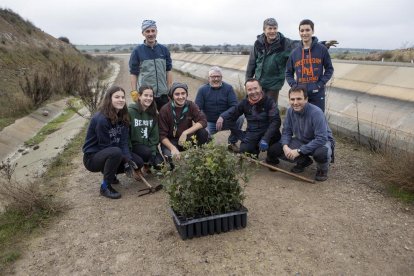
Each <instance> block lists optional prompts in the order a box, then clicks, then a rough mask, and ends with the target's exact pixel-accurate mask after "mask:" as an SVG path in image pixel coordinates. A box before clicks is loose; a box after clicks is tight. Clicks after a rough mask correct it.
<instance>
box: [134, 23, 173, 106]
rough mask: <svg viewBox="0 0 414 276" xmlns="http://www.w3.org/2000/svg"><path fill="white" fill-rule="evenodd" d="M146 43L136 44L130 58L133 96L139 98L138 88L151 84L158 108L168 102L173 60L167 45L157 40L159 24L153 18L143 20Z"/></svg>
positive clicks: (135, 98) (143, 33)
mask: <svg viewBox="0 0 414 276" xmlns="http://www.w3.org/2000/svg"><path fill="white" fill-rule="evenodd" d="M141 29H142V35H143V36H144V37H145V40H144V43H143V44H140V45H138V46H136V47H135V48H134V50H133V51H132V53H131V57H130V59H129V72H130V74H131V77H130V78H131V90H132V91H131V97H132V100H133V101H136V100H137V99H138V92H137V90H138V88H139V87H140V86H141V85H150V86H151V87H152V88H153V89H154V100H155V103H156V104H157V108H158V110H160V108H161V107H162V106H163V105H164V104H166V103H167V102H168V88H169V87H170V86H171V83H172V73H171V69H172V61H171V55H170V51H168V49H167V47H165V46H164V45H161V44H159V43H158V42H157V32H158V31H157V25H156V23H155V21H153V20H144V21H143V22H142V27H141Z"/></svg>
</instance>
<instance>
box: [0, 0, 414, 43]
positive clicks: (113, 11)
mask: <svg viewBox="0 0 414 276" xmlns="http://www.w3.org/2000/svg"><path fill="white" fill-rule="evenodd" d="M0 7H1V8H10V9H12V10H13V11H15V12H17V13H18V14H20V15H21V16H22V17H23V18H24V19H28V20H30V21H31V22H32V23H33V24H34V25H36V26H37V27H38V28H40V29H42V30H43V31H45V32H47V33H49V34H51V35H53V36H55V37H59V36H66V37H68V38H69V40H70V41H71V42H72V43H73V44H126V43H141V42H142V39H143V37H142V35H141V29H140V27H141V22H142V20H143V19H153V20H155V21H156V22H157V26H158V41H159V42H160V43H163V44H169V43H190V44H193V45H209V44H211V45H217V44H224V43H228V44H253V42H254V40H255V38H256V35H258V34H260V33H261V32H262V23H263V20H264V19H265V18H268V17H274V18H275V19H276V20H277V21H278V23H279V31H280V32H281V33H283V34H284V35H285V36H287V37H289V38H292V39H299V34H298V23H299V21H300V20H302V19H304V18H309V19H312V20H313V21H314V23H315V35H316V36H317V37H318V38H319V39H320V40H329V39H336V40H338V41H339V42H340V44H339V47H343V48H370V49H396V48H401V47H413V46H414V32H413V27H414V15H413V12H412V11H413V10H414V2H413V1H412V0H341V1H337V0H307V1H304V0H297V1H288V0H284V1H280V0H268V1H265V0H204V1H197V0H150V1H142V0H115V1H113V0H112V1H109V0H82V1H80V0H69V1H61V0H36V1H30V0H1V1H0Z"/></svg>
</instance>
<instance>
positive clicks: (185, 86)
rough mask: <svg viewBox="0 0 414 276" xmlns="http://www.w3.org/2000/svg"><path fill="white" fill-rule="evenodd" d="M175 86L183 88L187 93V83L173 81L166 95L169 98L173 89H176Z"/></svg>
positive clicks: (171, 96)
mask: <svg viewBox="0 0 414 276" xmlns="http://www.w3.org/2000/svg"><path fill="white" fill-rule="evenodd" d="M177 88H182V89H184V90H185V92H187V95H188V86H187V84H185V83H181V82H174V83H173V84H172V85H171V88H170V91H169V92H168V96H169V97H170V98H171V99H172V98H173V94H174V91H175V89H177Z"/></svg>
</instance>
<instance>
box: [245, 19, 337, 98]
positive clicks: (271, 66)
mask: <svg viewBox="0 0 414 276" xmlns="http://www.w3.org/2000/svg"><path fill="white" fill-rule="evenodd" d="M321 43H322V44H325V46H326V47H328V48H329V47H330V46H335V45H336V44H338V42H337V41H336V40H330V41H327V42H321ZM298 46H300V41H299V40H291V39H289V38H287V37H285V36H284V35H283V34H282V33H280V32H278V24H277V22H276V20H275V19H274V18H268V19H266V20H265V21H264V22H263V33H262V34H261V35H258V36H257V40H256V42H255V43H254V46H253V49H252V51H251V52H250V57H249V62H248V64H247V69H246V79H249V78H253V77H255V78H256V79H258V80H259V81H260V83H261V84H262V85H263V91H264V92H265V94H266V95H267V96H269V97H270V98H273V99H274V100H275V102H276V104H277V102H278V98H279V91H280V89H281V88H282V86H283V84H284V82H285V70H286V62H287V60H288V58H289V55H290V52H291V51H292V50H293V49H295V48H296V47H298Z"/></svg>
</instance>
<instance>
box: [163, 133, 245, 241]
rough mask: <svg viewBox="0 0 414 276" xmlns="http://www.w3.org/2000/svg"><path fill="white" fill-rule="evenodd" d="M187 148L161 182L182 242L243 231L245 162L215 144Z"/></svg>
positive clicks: (222, 146) (224, 147) (223, 147)
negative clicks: (215, 234)
mask: <svg viewBox="0 0 414 276" xmlns="http://www.w3.org/2000/svg"><path fill="white" fill-rule="evenodd" d="M186 147H187V150H186V151H185V152H183V153H182V154H181V158H180V160H176V161H174V162H175V169H174V170H173V171H171V172H166V174H167V175H165V178H164V180H163V184H164V186H165V190H166V192H167V193H168V195H169V203H170V206H171V213H172V216H173V220H174V224H175V226H176V228H177V230H178V232H179V234H180V236H181V238H182V239H187V238H190V239H191V238H193V237H200V236H206V235H208V234H214V233H221V232H227V231H231V230H233V229H240V228H244V227H246V224H247V211H248V210H247V208H246V207H244V206H243V200H244V198H245V196H244V186H245V184H246V183H247V181H248V170H247V165H248V164H247V161H246V160H245V159H244V158H243V157H242V156H240V155H239V156H236V155H234V154H232V153H230V152H229V151H228V150H227V147H226V146H224V145H217V144H215V142H214V141H212V142H210V143H208V144H206V145H203V146H191V145H190V144H187V145H186ZM241 183H243V185H241Z"/></svg>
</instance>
